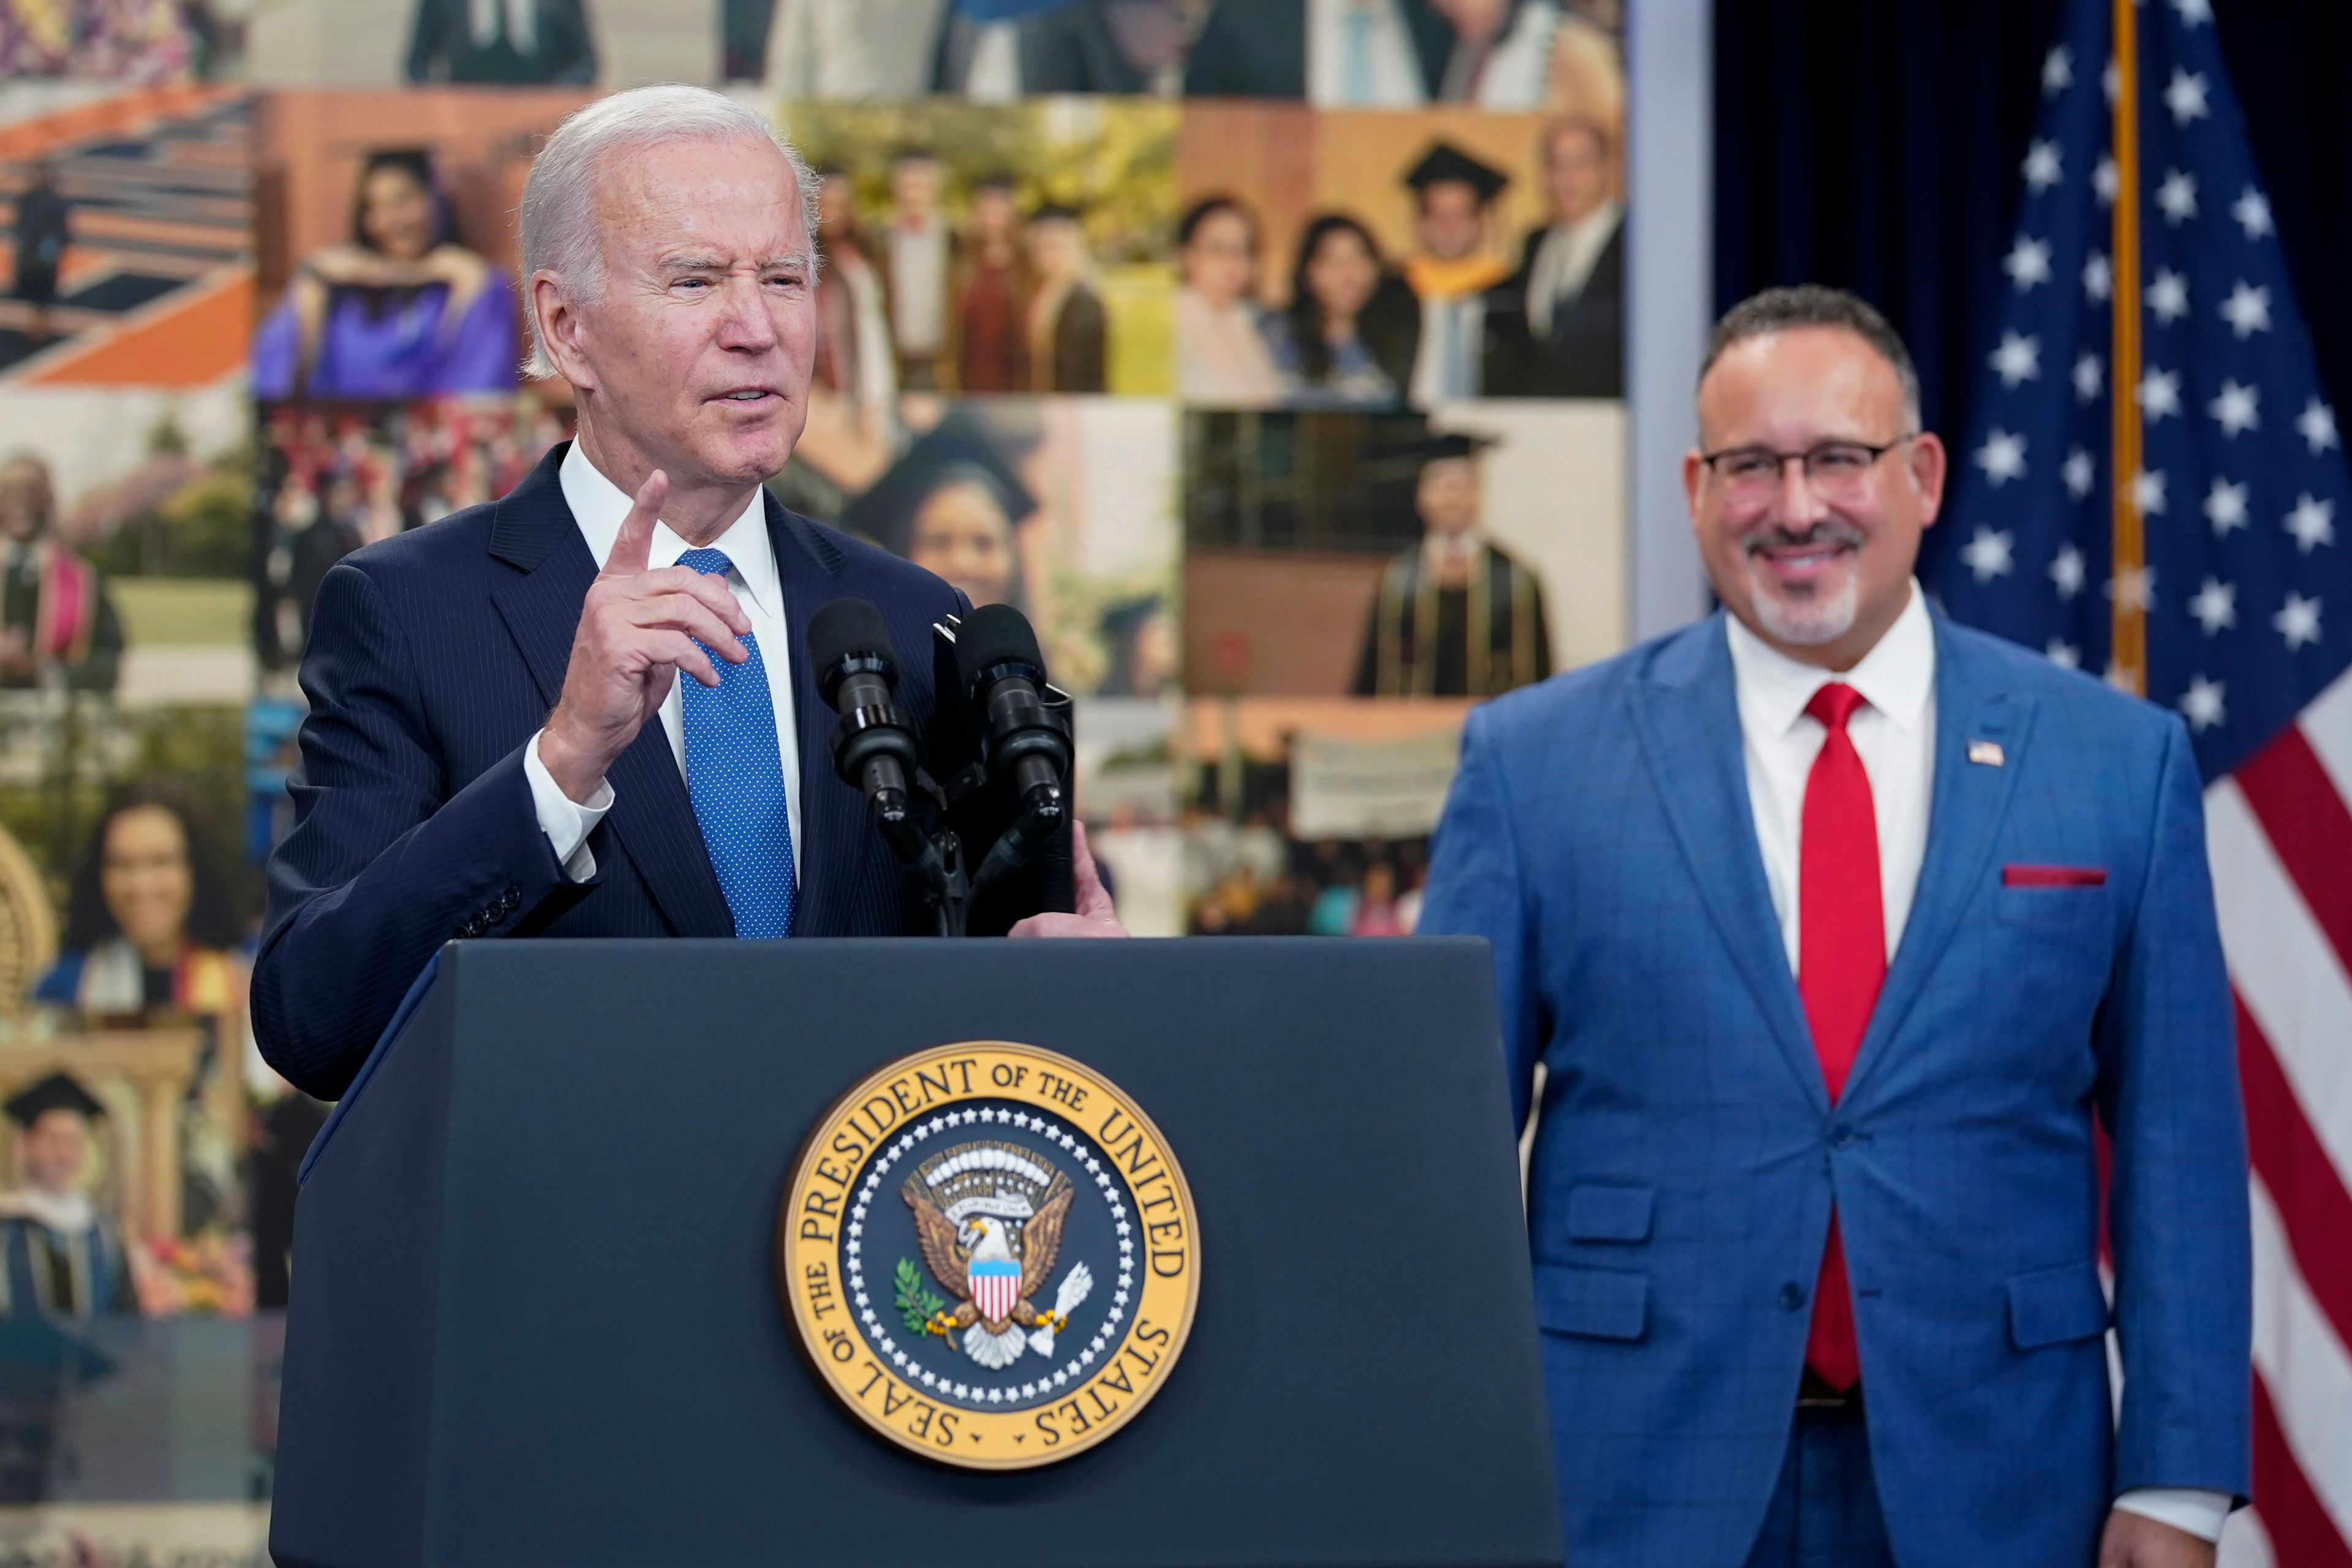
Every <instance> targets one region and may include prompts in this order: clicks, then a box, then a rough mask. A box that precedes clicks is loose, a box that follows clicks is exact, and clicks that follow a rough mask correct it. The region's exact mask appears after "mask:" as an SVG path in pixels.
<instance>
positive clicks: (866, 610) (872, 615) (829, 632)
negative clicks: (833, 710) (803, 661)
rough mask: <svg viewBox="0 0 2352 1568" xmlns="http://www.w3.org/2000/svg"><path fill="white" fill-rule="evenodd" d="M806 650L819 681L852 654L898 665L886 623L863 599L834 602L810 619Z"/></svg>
mask: <svg viewBox="0 0 2352 1568" xmlns="http://www.w3.org/2000/svg"><path fill="white" fill-rule="evenodd" d="M808 651H809V668H810V669H811V670H813V671H814V673H815V675H816V677H817V679H819V680H823V679H824V676H825V672H826V671H828V670H830V669H832V668H833V667H834V666H835V665H836V664H838V663H840V662H841V661H842V660H843V659H844V658H848V657H849V656H850V655H851V654H859V653H862V654H880V655H881V656H882V657H883V658H887V659H888V660H889V661H890V663H891V666H892V668H897V666H898V648H897V647H893V646H892V644H891V641H890V626H889V623H888V622H887V621H885V620H884V619H883V618H882V612H881V611H879V610H877V609H876V608H875V607H874V606H873V605H872V604H871V603H869V602H868V601H866V600H865V599H835V600H834V601H833V603H831V604H829V605H825V606H824V608H823V609H821V610H819V611H817V613H816V614H815V615H814V616H810V617H809V624H808Z"/></svg>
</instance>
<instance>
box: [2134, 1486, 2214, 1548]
mask: <svg viewBox="0 0 2352 1568" xmlns="http://www.w3.org/2000/svg"><path fill="white" fill-rule="evenodd" d="M2116 1507H2117V1508H2119V1509H2121V1510H2124V1511H2125V1512H2126V1513H2136V1514H2138V1515H2139V1516H2140V1517H2141V1518H2143V1519H2152V1520H2154V1521H2156V1522H2157V1523H2158V1524H2168V1525H2170V1526H2172V1528H2173V1529H2175V1530H2179V1531H2186V1532H2187V1533H2189V1534H2190V1535H2193V1536H2195V1537H2196V1538H2197V1539H2198V1540H2200V1541H2219V1540H2221V1525H2222V1522H2223V1521H2226V1520H2227V1519H2228V1518H2229V1517H2230V1499H2229V1497H2228V1495H2227V1494H2225V1493H2222V1492H2208V1491H2199V1490H2197V1489H2194V1488H2190V1487H2137V1488H2134V1489H2132V1490H2130V1491H2127V1492H2126V1493H2124V1495H2123V1496H2121V1497H2119V1498H2117V1499H2116Z"/></svg>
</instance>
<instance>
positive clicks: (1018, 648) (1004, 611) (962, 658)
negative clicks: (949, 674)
mask: <svg viewBox="0 0 2352 1568" xmlns="http://www.w3.org/2000/svg"><path fill="white" fill-rule="evenodd" d="M955 658H956V678H957V679H959V680H960V681H961V682H962V683H963V689H965V690H966V691H970V690H971V689H972V687H973V685H974V684H975V683H977V682H978V681H979V679H980V677H981V674H982V671H984V670H988V669H992V668H995V667H996V666H998V665H1000V664H1009V663H1010V664H1025V665H1027V666H1029V667H1030V668H1033V669H1034V670H1035V671H1036V672H1037V674H1038V676H1039V677H1040V678H1041V679H1042V678H1043V677H1044V675H1045V655H1044V654H1043V653H1041V652H1039V651H1038V648H1037V634H1036V632H1035V631H1034V630H1033V629H1032V628H1031V626H1030V625H1029V617H1028V616H1024V615H1023V614H1022V613H1021V612H1020V611H1018V610H1016V609H1014V608H1013V606H1012V605H982V606H981V607H980V608H978V609H976V610H974V611H973V612H972V613H971V615H969V616H965V617H964V619H963V625H962V626H959V627H958V628H957V629H956V645H955Z"/></svg>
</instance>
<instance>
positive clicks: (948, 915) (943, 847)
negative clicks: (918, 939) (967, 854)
mask: <svg viewBox="0 0 2352 1568" xmlns="http://www.w3.org/2000/svg"><path fill="white" fill-rule="evenodd" d="M1061 818H1062V790H1061V786H1060V785H1058V784H1055V785H1051V786H1049V787H1046V788H1044V789H1040V790H1036V791H1034V792H1033V793H1032V795H1031V797H1030V799H1029V800H1028V802H1027V803H1026V805H1025V807H1024V810H1023V811H1022V814H1021V817H1020V820H1019V821H1017V822H1015V823H1014V824H1013V826H1011V827H1010V828H1008V829H1006V830H1005V832H1004V833H1003V834H1002V835H1000V836H999V837H998V838H997V840H996V842H995V843H994V844H993V845H992V846H990V847H989V851H988V854H987V857H986V858H983V859H982V861H981V863H980V869H979V870H978V871H976V872H969V873H968V872H967V871H966V869H965V868H964V855H963V841H962V840H961V839H960V838H958V837H956V835H955V833H954V831H953V830H952V829H950V828H941V829H940V831H939V832H937V833H935V834H926V833H925V832H924V831H923V830H922V827H921V826H920V825H919V824H918V823H917V822H916V821H915V819H914V816H913V815H912V814H911V813H909V812H908V809H907V797H906V796H905V795H903V794H901V793H899V792H898V791H897V790H883V791H881V792H879V793H878V794H877V795H876V796H875V798H874V825H875V826H877V827H878V828H879V829H881V832H882V837H884V839H886V840H887V841H888V843H889V846H890V848H891V851H892V853H894V854H896V855H897V856H898V863H899V864H900V865H902V866H904V867H906V868H907V869H908V870H909V871H911V872H913V873H914V875H915V879H916V880H918V881H919V882H920V883H921V884H922V886H923V901H924V902H926V903H928V904H929V905H930V906H931V909H932V910H933V913H934V914H935V915H936V917H937V919H938V921H939V934H940V935H941V936H951V937H960V936H962V935H965V934H966V931H965V925H966V922H967V921H969V919H970V916H971V903H972V900H974V899H977V898H978V897H979V896H980V895H981V894H982V893H983V892H985V891H987V890H988V889H989V888H990V886H991V885H992V884H993V883H994V882H995V881H996V880H997V879H999V878H1002V877H1005V876H1009V875H1011V874H1012V873H1013V872H1014V871H1017V870H1019V869H1020V868H1022V867H1024V866H1025V865H1027V864H1028V863H1029V858H1030V857H1031V856H1033V855H1034V854H1036V853H1037V851H1038V850H1039V849H1041V848H1043V847H1045V843H1046V841H1047V840H1049V839H1050V838H1052V837H1053V836H1054V833H1055V829H1056V828H1057V827H1058V826H1060V825H1061Z"/></svg>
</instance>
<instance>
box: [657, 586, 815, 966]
mask: <svg viewBox="0 0 2352 1568" xmlns="http://www.w3.org/2000/svg"><path fill="white" fill-rule="evenodd" d="M677 563H678V564H679V565H681V566H685V567H689V568H691V569H693V570H694V571H697V572H700V573H702V574H705V575H708V576H717V577H724V576H725V575H726V574H727V569H728V568H729V567H730V565H732V564H733V563H731V562H730V561H729V560H728V559H727V555H726V552H724V551H719V550H689V551H688V552H686V553H685V554H683V555H681V556H679V557H678V558H677ZM735 640H736V641H737V642H739V643H741V644H742V645H743V651H744V652H746V653H748V654H750V655H751V658H748V659H746V660H744V661H743V662H742V663H741V664H729V663H728V662H727V661H726V660H725V659H723V658H719V656H718V655H717V654H712V655H711V656H710V662H711V664H712V665H713V666H714V667H716V668H717V669H718V671H719V685H718V687H717V688H716V689H713V688H711V687H708V686H705V685H703V684H702V682H700V681H699V680H697V679H694V677H692V676H690V675H688V674H687V673H685V672H684V671H683V670H681V671H679V673H678V677H677V688H678V705H679V708H680V710H682V712H683V715H684V718H685V721H686V722H685V730H686V793H687V794H688V795H689V796H690V797H691V798H692V799H693V801H694V816H695V820H696V821H697V822H698V823H699V824H701V826H702V843H703V847H705V848H706V849H708V850H709V851H710V868H711V869H712V870H713V871H716V872H717V873H718V874H719V891H720V892H722V893H724V894H726V895H727V907H728V908H729V909H730V910H734V911H735V934H736V935H737V936H740V937H772V936H789V935H791V934H792V930H793V892H794V888H793V836H792V827H791V822H790V818H789V816H788V815H787V807H786V805H785V802H786V799H787V796H786V795H785V793H784V761H783V753H782V751H781V750H779V748H778V747H777V744H776V705H775V701H774V700H773V699H772V697H771V696H770V695H769V693H768V667H767V665H766V663H765V662H764V661H762V660H761V658H760V644H759V641H758V639H757V638H755V637H752V636H751V634H750V633H749V632H746V633H745V634H744V635H743V636H741V637H737V638H736V639H735ZM706 651H707V650H706Z"/></svg>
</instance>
